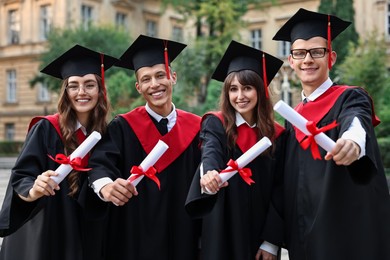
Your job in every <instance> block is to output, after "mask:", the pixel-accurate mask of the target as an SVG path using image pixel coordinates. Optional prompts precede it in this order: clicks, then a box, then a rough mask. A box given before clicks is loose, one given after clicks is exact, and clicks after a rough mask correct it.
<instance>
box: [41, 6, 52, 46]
mask: <svg viewBox="0 0 390 260" xmlns="http://www.w3.org/2000/svg"><path fill="white" fill-rule="evenodd" d="M51 17H52V13H51V6H50V5H42V6H41V8H40V14H39V39H40V40H47V36H48V35H49V32H50V29H51Z"/></svg>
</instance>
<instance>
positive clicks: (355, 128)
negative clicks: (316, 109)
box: [301, 78, 366, 159]
mask: <svg viewBox="0 0 390 260" xmlns="http://www.w3.org/2000/svg"><path fill="white" fill-rule="evenodd" d="M332 85H333V82H332V80H331V79H330V78H328V79H327V80H326V81H325V82H324V83H322V84H321V85H320V86H319V87H318V88H317V89H316V90H314V91H313V93H311V94H310V96H308V97H306V96H305V95H304V93H303V91H302V92H301V97H302V100H304V99H305V98H306V100H307V102H310V101H314V100H316V99H317V98H319V97H320V96H321V95H322V94H324V93H325V92H326V91H327V90H328V89H329V88H330V87H331V86H332ZM341 138H343V139H349V140H352V141H354V142H355V143H357V144H358V145H359V146H360V155H359V159H360V158H361V157H363V156H364V155H366V131H365V130H364V128H363V127H362V124H361V123H360V120H359V118H357V117H355V118H354V119H353V120H352V123H351V125H350V126H349V128H348V130H347V131H345V132H344V133H343V134H342V136H341Z"/></svg>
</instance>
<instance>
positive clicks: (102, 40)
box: [30, 25, 134, 113]
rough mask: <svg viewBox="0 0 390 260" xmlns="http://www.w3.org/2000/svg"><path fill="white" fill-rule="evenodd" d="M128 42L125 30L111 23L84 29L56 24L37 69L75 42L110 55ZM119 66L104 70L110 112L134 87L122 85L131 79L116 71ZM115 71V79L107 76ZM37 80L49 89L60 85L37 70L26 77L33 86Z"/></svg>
mask: <svg viewBox="0 0 390 260" xmlns="http://www.w3.org/2000/svg"><path fill="white" fill-rule="evenodd" d="M130 43H131V39H130V37H129V34H128V32H126V31H124V30H120V29H118V28H114V27H112V26H102V27H97V26H93V25H91V26H90V27H89V28H88V30H85V29H84V28H83V27H78V28H66V29H58V28H56V29H53V30H52V31H51V32H50V34H49V36H48V41H47V52H45V53H43V54H42V55H40V57H39V62H40V69H42V68H43V67H44V66H46V65H47V64H49V63H50V62H51V61H53V60H54V59H56V58H57V57H58V56H59V55H61V54H62V53H64V52H65V51H66V50H68V49H69V48H71V47H72V46H74V45H75V44H80V45H83V46H85V47H87V48H90V49H93V50H95V51H100V52H102V53H105V54H107V55H111V56H113V57H119V56H120V55H121V54H122V53H123V52H124V51H125V50H126V49H127V48H128V46H129V44H130ZM119 70H123V69H120V68H116V67H113V68H110V69H109V70H108V71H107V73H106V74H105V77H106V83H107V89H108V95H109V97H110V101H111V104H112V107H113V108H114V109H115V111H114V113H116V110H117V109H119V110H121V107H123V106H125V105H126V106H127V105H128V104H129V103H130V101H131V99H132V98H133V96H134V94H133V93H132V90H133V89H134V87H133V88H130V87H129V86H127V85H126V84H128V83H129V82H131V74H125V73H118V72H119ZM115 75H116V76H117V77H118V79H116V80H115V79H111V77H114V76H115ZM37 82H45V83H46V84H47V86H48V88H49V89H51V90H52V91H58V90H59V88H60V80H58V79H55V78H53V77H49V76H47V75H42V74H37V75H36V76H35V77H34V78H33V79H32V80H31V81H30V84H31V86H34V85H35V84H36V83H37ZM126 86H127V88H126ZM133 86H134V85H133ZM127 98H128V99H127Z"/></svg>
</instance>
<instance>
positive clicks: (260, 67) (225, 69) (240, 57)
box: [211, 41, 283, 97]
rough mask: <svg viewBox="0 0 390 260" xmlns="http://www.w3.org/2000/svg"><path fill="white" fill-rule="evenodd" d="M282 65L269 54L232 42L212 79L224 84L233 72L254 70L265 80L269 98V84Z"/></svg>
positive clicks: (281, 62)
mask: <svg viewBox="0 0 390 260" xmlns="http://www.w3.org/2000/svg"><path fill="white" fill-rule="evenodd" d="M282 65H283V61H282V60H280V59H278V58H276V57H274V56H272V55H270V54H268V53H265V52H263V51H261V50H258V49H255V48H252V47H249V46H247V45H244V44H241V43H239V42H236V41H231V42H230V44H229V46H228V48H227V49H226V51H225V54H224V55H223V57H222V59H221V60H220V62H219V64H218V66H217V68H216V69H215V71H214V73H213V75H212V76H211V78H212V79H215V80H218V81H221V82H223V81H224V80H225V78H226V77H227V75H229V74H230V73H231V72H237V71H241V70H252V71H254V72H256V73H257V74H258V75H259V76H260V77H261V78H262V79H263V81H264V88H265V92H266V95H267V97H268V90H267V86H268V83H269V82H271V81H272V79H273V78H274V77H275V75H276V73H277V72H278V71H279V69H280V67H281V66H282Z"/></svg>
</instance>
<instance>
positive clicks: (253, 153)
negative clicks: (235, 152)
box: [219, 137, 272, 183]
mask: <svg viewBox="0 0 390 260" xmlns="http://www.w3.org/2000/svg"><path fill="white" fill-rule="evenodd" d="M271 145H272V143H271V141H270V140H269V139H268V137H263V138H261V139H260V140H259V141H258V142H257V143H256V144H255V145H253V146H252V147H251V148H250V149H249V150H248V151H246V152H245V153H243V154H242V155H241V156H240V157H238V158H237V160H236V163H237V165H238V168H239V169H242V168H244V167H245V166H246V165H247V164H249V163H250V162H251V161H253V160H254V159H255V158H256V157H257V156H259V155H260V154H261V153H262V152H264V151H265V150H266V149H267V148H268V147H270V146H271ZM229 169H231V167H230V166H228V167H227V168H226V169H225V170H229ZM236 173H237V171H232V172H223V173H220V174H219V176H220V177H221V179H222V183H224V182H225V181H228V180H229V179H230V178H231V177H233V175H234V174H236Z"/></svg>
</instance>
